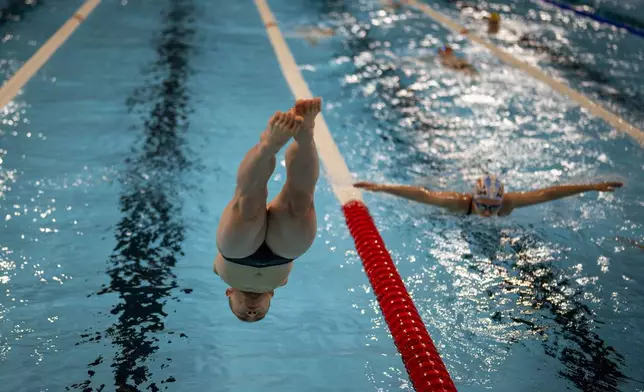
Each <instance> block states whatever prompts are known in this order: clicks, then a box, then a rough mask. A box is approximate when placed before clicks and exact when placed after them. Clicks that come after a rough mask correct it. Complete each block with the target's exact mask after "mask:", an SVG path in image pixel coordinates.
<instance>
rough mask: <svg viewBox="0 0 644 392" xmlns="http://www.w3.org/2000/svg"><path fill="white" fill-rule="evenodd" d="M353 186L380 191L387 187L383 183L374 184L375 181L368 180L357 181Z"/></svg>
mask: <svg viewBox="0 0 644 392" xmlns="http://www.w3.org/2000/svg"><path fill="white" fill-rule="evenodd" d="M353 186H354V187H356V188H361V189H366V190H368V191H372V192H380V191H382V190H384V188H385V187H384V186H382V185H379V184H374V183H373V182H366V181H362V182H356V183H355V184H353Z"/></svg>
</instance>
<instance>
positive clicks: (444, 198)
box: [354, 182, 472, 213]
mask: <svg viewBox="0 0 644 392" xmlns="http://www.w3.org/2000/svg"><path fill="white" fill-rule="evenodd" d="M354 186H355V187H356V188H362V189H366V190H369V191H372V192H384V193H388V194H390V195H394V196H399V197H403V198H405V199H409V200H413V201H417V202H419V203H425V204H431V205H433V206H437V207H442V208H446V209H448V210H450V211H453V212H462V213H466V212H467V211H469V209H470V203H471V202H472V196H471V195H468V194H465V193H457V192H434V191H430V190H428V189H425V188H423V187H419V186H409V185H387V184H374V183H371V182H358V183H356V184H354Z"/></svg>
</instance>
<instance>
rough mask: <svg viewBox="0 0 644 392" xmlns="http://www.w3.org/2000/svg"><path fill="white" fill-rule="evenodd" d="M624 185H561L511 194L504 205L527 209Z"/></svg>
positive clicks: (608, 190)
mask: <svg viewBox="0 0 644 392" xmlns="http://www.w3.org/2000/svg"><path fill="white" fill-rule="evenodd" d="M622 185H623V184H622V183H621V182H600V183H597V184H587V185H559V186H553V187H549V188H544V189H538V190H536V191H530V192H510V193H506V194H505V196H504V197H503V203H504V204H507V205H508V206H509V207H512V208H519V207H526V206H531V205H534V204H540V203H545V202H548V201H552V200H557V199H563V198H564V197H568V196H573V195H576V194H579V193H583V192H588V191H597V192H613V191H614V190H615V188H620V187H621V186H622Z"/></svg>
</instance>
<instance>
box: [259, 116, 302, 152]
mask: <svg viewBox="0 0 644 392" xmlns="http://www.w3.org/2000/svg"><path fill="white" fill-rule="evenodd" d="M301 126H302V117H301V116H298V115H296V114H295V113H290V112H289V113H282V112H275V114H273V117H271V119H270V120H269V121H268V129H267V130H266V131H264V133H263V134H262V137H261V139H262V142H264V143H265V144H266V146H267V147H268V148H269V149H270V151H271V152H272V153H274V154H276V153H277V152H278V151H279V150H280V149H282V147H284V145H285V144H286V143H287V142H288V141H289V140H290V139H291V138H292V137H294V136H295V135H297V132H298V131H299V130H300V127H301Z"/></svg>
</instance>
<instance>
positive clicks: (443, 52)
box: [438, 45, 454, 55]
mask: <svg viewBox="0 0 644 392" xmlns="http://www.w3.org/2000/svg"><path fill="white" fill-rule="evenodd" d="M453 53H454V49H452V47H451V46H448V45H443V46H441V47H440V48H438V54H440V55H450V54H453Z"/></svg>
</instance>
